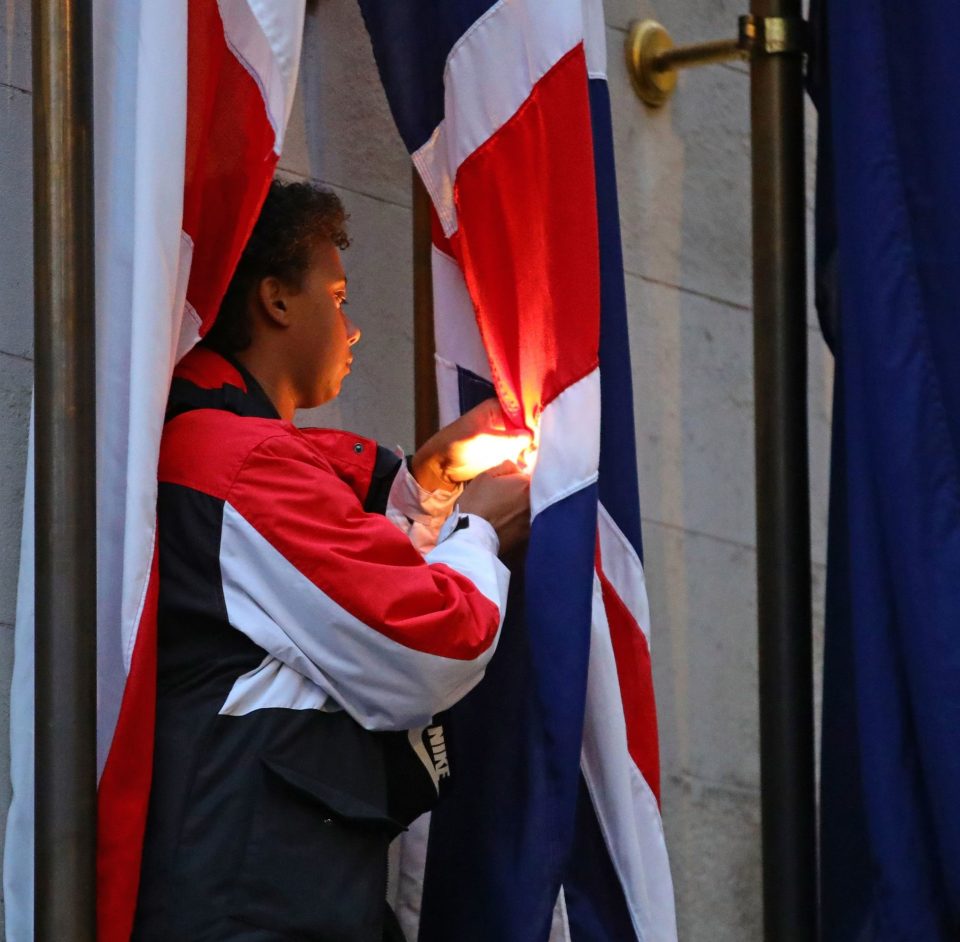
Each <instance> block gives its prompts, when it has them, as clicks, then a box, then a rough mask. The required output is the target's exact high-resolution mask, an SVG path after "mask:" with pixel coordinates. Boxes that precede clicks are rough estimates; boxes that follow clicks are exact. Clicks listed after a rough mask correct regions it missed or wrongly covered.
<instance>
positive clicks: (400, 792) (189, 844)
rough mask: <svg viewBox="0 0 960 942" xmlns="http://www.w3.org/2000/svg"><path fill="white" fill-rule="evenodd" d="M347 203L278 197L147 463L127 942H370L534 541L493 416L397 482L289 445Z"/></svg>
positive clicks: (377, 470) (512, 440)
mask: <svg viewBox="0 0 960 942" xmlns="http://www.w3.org/2000/svg"><path fill="white" fill-rule="evenodd" d="M344 221H345V214H344V210H343V207H342V206H341V204H340V201H339V199H338V198H337V197H336V196H335V195H334V194H333V193H330V192H328V191H325V190H322V189H320V188H317V187H313V186H310V185H307V184H301V183H297V184H286V185H285V184H281V183H279V182H275V183H274V184H273V185H272V186H271V189H270V192H269V194H268V196H267V198H266V202H265V204H264V206H263V210H262V212H261V214H260V217H259V220H258V222H257V224H256V227H255V228H254V231H253V234H252V235H251V237H250V240H249V243H248V245H247V246H246V248H245V250H244V253H243V256H242V258H241V260H240V262H239V264H238V267H237V270H236V273H235V275H234V277H233V280H232V282H231V284H230V287H229V289H228V291H227V293H226V296H225V298H224V300H223V304H222V306H221V309H220V313H219V317H218V320H217V322H216V324H215V325H214V327H213V329H212V330H211V332H210V334H209V335H208V336H207V338H206V340H205V341H204V343H203V344H202V345H201V346H200V347H198V348H197V349H196V350H194V351H193V352H192V353H190V354H189V355H188V356H187V357H186V358H185V359H184V360H183V362H182V363H181V365H180V366H179V367H178V369H177V371H176V374H175V378H174V381H173V385H172V389H171V395H170V401H169V408H168V416H167V423H166V426H165V431H164V436H163V441H162V446H161V457H160V472H159V473H160V491H159V506H158V531H159V541H160V547H159V560H160V596H159V615H158V676H157V686H158V693H157V719H156V741H155V748H154V772H153V784H152V789H151V796H150V807H149V815H148V822H147V830H146V837H145V846H144V853H143V864H142V869H141V882H140V893H139V900H138V907H137V916H136V925H135V929H134V934H133V938H134V939H136V940H139V942H154V940H156V942H160V940H163V942H172V940H177V942H200V940H216V942H268V940H270V942H277V940H286V939H290V940H294V939H296V940H308V939H309V940H324V942H381V940H382V939H385V938H401V936H400V934H399V928H398V927H397V925H396V922H395V920H394V918H393V916H392V914H391V913H390V912H389V910H388V909H387V907H386V905H385V902H384V897H385V889H386V867H387V863H386V857H387V846H388V843H389V841H390V840H391V839H392V838H393V837H395V836H396V835H397V833H399V831H400V830H401V829H402V828H403V827H405V826H406V825H407V824H408V823H409V822H410V821H412V820H413V818H415V817H416V816H417V815H419V814H420V813H421V812H423V811H424V810H426V809H427V808H428V807H430V805H431V804H432V803H433V801H434V800H435V799H436V797H437V792H438V781H439V779H440V777H441V773H442V772H445V771H446V770H445V769H444V770H441V769H439V768H438V767H436V766H435V765H434V763H433V760H432V758H431V753H430V750H429V740H428V737H427V736H426V735H425V728H427V727H429V725H430V723H431V722H432V717H433V716H434V715H435V714H436V713H438V712H440V711H441V710H444V709H446V708H447V707H449V706H451V705H452V704H453V703H455V702H456V701H457V700H458V699H460V698H461V697H463V696H464V695H465V694H466V693H467V692H468V691H469V690H470V689H472V688H473V687H474V686H475V685H476V684H477V683H478V682H479V681H480V679H481V677H482V675H483V672H484V668H485V665H486V664H487V662H488V660H489V658H490V657H491V655H492V653H493V650H494V648H495V647H496V643H497V638H498V633H499V630H500V625H501V624H502V620H503V615H504V607H505V605H506V598H507V583H508V573H507V570H506V569H505V567H504V566H503V565H502V563H501V562H500V561H499V559H498V558H497V554H498V552H500V551H507V550H509V549H510V548H511V547H513V546H515V545H517V544H518V543H520V542H521V541H522V540H524V539H525V538H526V535H527V530H528V526H529V487H528V479H527V477H526V476H525V475H523V474H521V473H519V472H518V471H517V469H516V466H515V465H511V464H504V465H500V466H498V467H496V468H493V469H490V470H487V471H485V472H484V473H480V474H479V476H478V477H476V479H475V480H473V481H472V482H471V483H467V484H466V486H465V487H464V482H466V481H468V480H469V479H470V478H472V477H473V476H474V475H475V474H476V473H477V471H478V470H481V469H477V468H474V467H470V464H469V461H470V460H471V459H470V450H469V448H467V447H466V445H467V443H468V442H469V441H471V440H473V439H475V438H476V436H478V435H485V436H487V437H488V438H489V439H490V440H492V441H493V442H495V443H499V444H501V445H502V446H504V447H503V450H504V453H507V452H510V451H511V450H512V452H513V454H514V455H517V454H519V452H520V450H521V449H522V447H523V446H524V445H525V444H526V443H527V442H528V437H526V436H524V435H522V434H515V433H511V432H509V431H507V430H506V429H505V427H504V423H503V417H502V415H501V414H500V411H499V407H498V406H497V405H496V403H495V402H493V401H491V402H489V403H485V404H484V405H483V406H481V407H479V408H478V409H475V410H473V411H472V412H470V413H467V414H466V415H465V416H464V417H463V418H461V419H460V420H458V422H456V423H454V424H453V425H452V426H449V427H448V428H447V429H444V430H442V431H441V432H439V433H438V434H437V435H435V436H434V437H433V438H432V439H431V440H430V441H429V442H428V443H427V444H426V445H425V446H424V447H423V448H421V449H420V450H419V451H418V452H417V453H416V454H415V455H414V456H413V457H412V459H410V460H409V461H404V460H401V459H400V458H398V457H396V456H394V455H393V454H392V453H390V452H389V451H387V450H386V449H382V448H379V447H378V446H377V445H376V444H375V443H374V442H372V441H368V440H366V439H364V438H362V437H359V436H356V435H353V434H350V433H346V432H338V431H330V430H317V429H298V428H296V427H295V426H294V425H293V424H292V422H291V420H292V418H293V414H294V411H295V410H296V409H298V408H309V407H312V406H317V405H320V404H321V403H323V402H326V401H328V400H329V399H331V398H333V397H334V396H336V395H337V394H338V393H339V391H340V386H341V384H342V382H343V380H344V378H345V377H346V376H347V374H348V373H349V372H350V370H351V366H352V364H353V352H354V349H355V345H356V343H357V341H358V340H359V338H360V330H359V329H358V328H357V327H356V326H355V325H354V324H353V323H352V322H351V320H350V319H349V318H348V317H347V315H346V312H345V310H344V307H345V305H346V302H347V279H346V277H345V275H344V271H343V267H342V263H341V260H340V250H341V249H343V248H346V246H347V245H348V239H347V234H346V230H345V227H344Z"/></svg>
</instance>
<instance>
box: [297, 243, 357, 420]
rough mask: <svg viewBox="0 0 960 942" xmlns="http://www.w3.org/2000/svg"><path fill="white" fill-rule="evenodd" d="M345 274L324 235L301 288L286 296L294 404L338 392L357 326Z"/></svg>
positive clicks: (317, 401)
mask: <svg viewBox="0 0 960 942" xmlns="http://www.w3.org/2000/svg"><path fill="white" fill-rule="evenodd" d="M346 300H347V279H346V275H345V274H344V272H343V264H342V262H341V261H340V251H339V250H338V249H337V247H336V246H335V245H334V244H333V243H332V242H328V241H326V240H324V241H322V242H318V244H317V245H315V246H314V249H313V252H312V253H311V257H310V265H309V267H308V269H307V271H306V273H305V275H304V276H303V280H302V282H301V285H300V290H299V291H297V292H295V293H291V294H288V295H287V297H286V304H287V311H288V314H289V318H290V329H289V330H288V331H287V337H288V340H289V346H288V349H289V354H290V358H291V365H292V367H293V372H294V375H295V377H296V386H297V393H298V399H299V402H298V406H299V408H313V407H314V406H319V405H321V404H323V403H324V402H328V401H329V400H331V399H333V398H334V396H336V395H337V394H338V393H339V392H340V386H341V384H342V383H343V379H344V377H345V376H346V375H347V373H349V372H350V364H351V363H352V362H353V354H352V352H351V349H350V348H351V347H352V346H353V345H354V344H355V343H356V342H357V341H358V340H359V339H360V330H359V328H357V326H356V325H355V324H353V323H352V322H351V320H350V319H349V318H348V317H347V315H346V312H345V311H344V309H343V306H344V305H345V304H346Z"/></svg>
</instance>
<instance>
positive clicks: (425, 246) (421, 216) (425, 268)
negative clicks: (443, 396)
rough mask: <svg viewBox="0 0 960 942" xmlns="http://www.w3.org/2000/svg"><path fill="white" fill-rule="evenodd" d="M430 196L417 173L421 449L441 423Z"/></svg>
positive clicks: (417, 361) (415, 340)
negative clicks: (434, 321) (436, 363)
mask: <svg viewBox="0 0 960 942" xmlns="http://www.w3.org/2000/svg"><path fill="white" fill-rule="evenodd" d="M430 228H431V215H430V195H429V194H428V193H427V190H426V187H424V185H423V181H422V180H421V179H420V175H419V174H418V173H417V171H416V168H414V170H413V359H414V401H415V424H416V432H415V438H416V443H417V447H418V448H419V447H420V446H421V445H422V444H423V443H424V442H425V441H426V440H427V439H428V438H429V437H430V436H431V435H432V434H433V433H434V432H435V431H436V430H437V428H438V426H439V424H440V418H439V407H438V405H437V369H436V365H435V363H434V353H435V352H436V343H435V341H434V336H433V267H432V265H431V262H430V250H431V246H432V245H433V240H432V238H431V234H430Z"/></svg>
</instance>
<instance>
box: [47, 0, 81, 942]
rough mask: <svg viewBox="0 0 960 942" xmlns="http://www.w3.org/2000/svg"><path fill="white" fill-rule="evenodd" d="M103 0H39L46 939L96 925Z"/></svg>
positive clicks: (76, 941) (70, 941)
mask: <svg viewBox="0 0 960 942" xmlns="http://www.w3.org/2000/svg"><path fill="white" fill-rule="evenodd" d="M91 16H92V9H91V3H90V0H34V4H33V35H32V44H33V152H34V163H33V187H34V297H35V323H34V357H35V360H34V369H35V423H36V424H35V444H36V479H35V482H36V483H35V486H36V508H35V514H36V518H35V519H36V557H35V577H36V634H35V638H36V662H35V663H36V714H35V716H36V727H35V728H36V753H35V763H36V765H35V770H36V784H35V801H36V804H35V822H36V823H35V842H36V843H35V862H34V870H35V898H34V926H35V937H36V939H37V942H88V940H90V942H92V940H93V939H95V937H96V866H95V864H96V616H97V612H96V507H95V500H96V489H95V488H96V476H95V454H96V444H95V438H94V435H95V409H94V391H95V386H94V369H95V366H94V293H93V278H94V255H93V245H94V237H93V140H92V132H93V127H92V125H93V97H92V66H93V63H92V32H91Z"/></svg>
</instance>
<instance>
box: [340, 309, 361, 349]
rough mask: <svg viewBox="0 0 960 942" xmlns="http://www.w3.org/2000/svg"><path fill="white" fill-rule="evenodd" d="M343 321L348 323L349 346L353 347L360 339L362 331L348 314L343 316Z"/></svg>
mask: <svg viewBox="0 0 960 942" xmlns="http://www.w3.org/2000/svg"><path fill="white" fill-rule="evenodd" d="M343 319H344V320H345V321H346V322H347V344H348V345H349V346H351V347H352V346H353V345H354V344H355V343H356V342H357V341H358V340H359V339H360V337H361V331H360V328H359V327H357V325H356V324H354V322H353V321H352V320H350V318H349V317H347V315H346V314H344V315H343Z"/></svg>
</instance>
